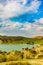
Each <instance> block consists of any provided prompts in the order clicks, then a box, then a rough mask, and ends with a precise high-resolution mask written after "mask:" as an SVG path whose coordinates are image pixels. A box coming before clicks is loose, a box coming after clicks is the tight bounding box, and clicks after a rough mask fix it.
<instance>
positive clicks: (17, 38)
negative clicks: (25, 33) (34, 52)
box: [0, 35, 43, 44]
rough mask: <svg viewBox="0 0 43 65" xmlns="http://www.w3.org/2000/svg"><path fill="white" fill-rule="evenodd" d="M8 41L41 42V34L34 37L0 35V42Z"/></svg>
mask: <svg viewBox="0 0 43 65" xmlns="http://www.w3.org/2000/svg"><path fill="white" fill-rule="evenodd" d="M2 43H7V44H8V43H9V44H17V43H19V44H21V43H22V44H42V43H43V36H37V37H34V38H26V37H21V36H1V35H0V44H2Z"/></svg>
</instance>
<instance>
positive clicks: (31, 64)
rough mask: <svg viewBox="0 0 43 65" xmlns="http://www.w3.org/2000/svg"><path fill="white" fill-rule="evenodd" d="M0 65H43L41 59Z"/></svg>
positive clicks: (1, 64)
mask: <svg viewBox="0 0 43 65" xmlns="http://www.w3.org/2000/svg"><path fill="white" fill-rule="evenodd" d="M0 65H43V59H29V60H23V61H10V62H2V63H0Z"/></svg>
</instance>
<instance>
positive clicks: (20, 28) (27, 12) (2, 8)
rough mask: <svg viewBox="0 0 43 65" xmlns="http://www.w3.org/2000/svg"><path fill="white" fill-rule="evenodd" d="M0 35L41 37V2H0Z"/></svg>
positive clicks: (42, 3) (42, 15) (40, 0)
mask: <svg viewBox="0 0 43 65" xmlns="http://www.w3.org/2000/svg"><path fill="white" fill-rule="evenodd" d="M0 35H7V36H23V37H34V36H43V0H0Z"/></svg>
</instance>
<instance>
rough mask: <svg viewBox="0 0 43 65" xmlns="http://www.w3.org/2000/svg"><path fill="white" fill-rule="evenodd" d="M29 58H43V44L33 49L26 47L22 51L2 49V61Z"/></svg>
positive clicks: (0, 58)
mask: <svg viewBox="0 0 43 65" xmlns="http://www.w3.org/2000/svg"><path fill="white" fill-rule="evenodd" d="M29 59H43V45H40V46H38V47H37V48H32V49H28V48H25V49H22V50H21V51H12V52H5V51H3V52H2V51H0V62H8V61H20V60H29Z"/></svg>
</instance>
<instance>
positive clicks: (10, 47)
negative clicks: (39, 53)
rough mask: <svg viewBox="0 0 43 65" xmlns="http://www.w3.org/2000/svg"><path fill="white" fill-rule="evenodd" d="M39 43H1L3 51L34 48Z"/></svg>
mask: <svg viewBox="0 0 43 65" xmlns="http://www.w3.org/2000/svg"><path fill="white" fill-rule="evenodd" d="M36 46H37V45H29V44H0V50H1V51H6V52H10V51H15V50H22V48H27V47H28V48H32V47H36Z"/></svg>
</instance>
